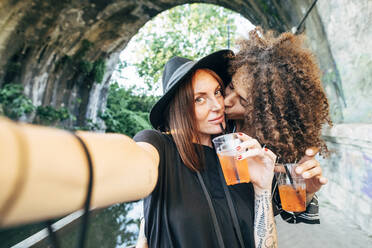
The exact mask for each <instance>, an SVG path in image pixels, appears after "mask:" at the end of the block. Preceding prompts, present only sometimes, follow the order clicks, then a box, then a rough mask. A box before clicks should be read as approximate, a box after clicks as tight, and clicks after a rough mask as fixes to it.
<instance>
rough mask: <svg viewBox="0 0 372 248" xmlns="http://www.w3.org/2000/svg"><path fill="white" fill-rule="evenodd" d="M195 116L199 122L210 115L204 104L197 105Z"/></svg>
mask: <svg viewBox="0 0 372 248" xmlns="http://www.w3.org/2000/svg"><path fill="white" fill-rule="evenodd" d="M195 117H196V120H197V122H198V124H200V123H201V122H203V121H204V120H206V119H207V117H208V111H207V108H205V107H204V106H195Z"/></svg>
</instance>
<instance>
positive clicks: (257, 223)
mask: <svg viewBox="0 0 372 248" xmlns="http://www.w3.org/2000/svg"><path fill="white" fill-rule="evenodd" d="M254 209H255V213H254V214H255V215H254V235H255V242H256V247H257V248H277V247H278V243H277V242H278V241H277V234H276V225H275V222H274V215H273V210H272V205H271V194H270V191H264V192H263V193H262V194H255V207H254Z"/></svg>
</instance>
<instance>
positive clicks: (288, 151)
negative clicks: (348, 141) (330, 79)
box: [230, 28, 332, 162]
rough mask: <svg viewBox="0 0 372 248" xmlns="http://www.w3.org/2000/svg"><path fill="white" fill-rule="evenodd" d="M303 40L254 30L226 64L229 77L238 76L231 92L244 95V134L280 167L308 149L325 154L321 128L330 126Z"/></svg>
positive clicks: (315, 68) (315, 70)
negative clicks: (276, 158)
mask: <svg viewBox="0 0 372 248" xmlns="http://www.w3.org/2000/svg"><path fill="white" fill-rule="evenodd" d="M303 38H304V37H303V36H296V35H293V34H291V33H283V34H281V35H279V36H275V35H274V33H273V32H263V31H262V29H260V28H257V29H255V30H253V31H251V32H250V33H249V39H244V40H240V42H239V43H238V44H239V46H240V51H239V52H238V53H237V54H236V56H235V58H233V59H232V61H231V64H230V67H231V73H235V72H237V71H238V73H239V74H240V76H239V80H237V81H239V82H233V83H234V86H235V87H240V88H241V87H243V89H244V90H246V91H247V93H248V94H247V95H248V99H246V100H247V104H246V106H245V110H246V111H245V118H244V127H245V128H246V131H247V132H249V134H250V135H251V136H253V137H255V138H256V139H257V140H258V141H259V142H260V143H261V144H265V145H266V146H267V147H269V148H270V149H271V150H272V151H273V152H275V153H276V154H277V155H279V156H280V157H281V158H282V162H294V161H296V160H297V161H298V160H299V159H300V158H301V157H302V156H303V155H304V153H305V150H306V149H307V148H308V147H310V146H317V147H320V148H321V152H323V153H326V152H327V147H326V145H325V143H324V141H323V140H322V139H321V130H322V125H323V124H325V123H328V124H329V125H332V122H331V119H330V117H329V106H328V101H327V98H326V95H325V93H324V90H323V88H322V85H321V80H320V70H319V68H318V66H317V63H316V60H315V57H314V55H313V54H312V53H311V52H310V51H309V50H308V49H306V48H304V46H303ZM235 83H237V85H235ZM248 130H249V131H248Z"/></svg>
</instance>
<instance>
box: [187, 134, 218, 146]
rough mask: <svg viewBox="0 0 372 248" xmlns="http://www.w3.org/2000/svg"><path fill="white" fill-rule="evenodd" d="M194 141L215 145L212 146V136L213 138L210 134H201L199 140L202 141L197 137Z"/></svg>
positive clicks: (200, 143)
mask: <svg viewBox="0 0 372 248" xmlns="http://www.w3.org/2000/svg"><path fill="white" fill-rule="evenodd" d="M192 141H193V143H198V144H199V145H204V146H209V147H213V146H212V138H211V136H210V135H200V136H199V141H200V142H197V141H196V138H193V140H192Z"/></svg>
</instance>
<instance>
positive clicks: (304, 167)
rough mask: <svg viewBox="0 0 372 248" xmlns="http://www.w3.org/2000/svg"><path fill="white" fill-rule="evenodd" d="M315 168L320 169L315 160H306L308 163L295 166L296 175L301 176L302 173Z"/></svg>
mask: <svg viewBox="0 0 372 248" xmlns="http://www.w3.org/2000/svg"><path fill="white" fill-rule="evenodd" d="M315 167H319V168H320V164H319V162H318V161H317V160H315V159H314V158H313V159H311V160H308V161H305V162H304V163H302V164H298V165H297V166H296V170H295V171H296V173H297V174H298V175H301V174H303V173H304V172H306V171H308V170H311V169H312V168H315Z"/></svg>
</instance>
